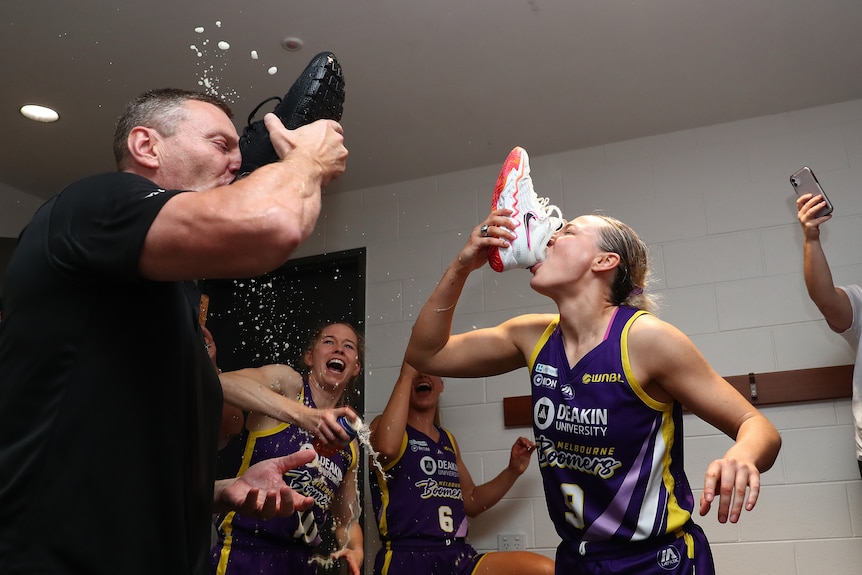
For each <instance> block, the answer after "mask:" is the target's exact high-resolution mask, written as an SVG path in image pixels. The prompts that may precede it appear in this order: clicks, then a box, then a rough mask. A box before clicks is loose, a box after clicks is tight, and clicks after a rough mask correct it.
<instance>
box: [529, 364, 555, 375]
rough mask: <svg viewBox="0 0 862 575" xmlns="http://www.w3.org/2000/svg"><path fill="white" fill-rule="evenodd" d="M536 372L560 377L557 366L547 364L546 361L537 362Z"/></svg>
mask: <svg viewBox="0 0 862 575" xmlns="http://www.w3.org/2000/svg"><path fill="white" fill-rule="evenodd" d="M535 371H536V373H542V374H544V375H550V376H551V377H559V375H558V374H557V368H556V367H554V366H553V365H545V364H544V363H537V364H536V370H535Z"/></svg>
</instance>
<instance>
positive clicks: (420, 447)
mask: <svg viewBox="0 0 862 575" xmlns="http://www.w3.org/2000/svg"><path fill="white" fill-rule="evenodd" d="M407 445H408V446H410V451H413V452H416V451H431V448H430V447H428V442H427V441H423V440H421V439H408V440H407Z"/></svg>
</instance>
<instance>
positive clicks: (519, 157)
mask: <svg viewBox="0 0 862 575" xmlns="http://www.w3.org/2000/svg"><path fill="white" fill-rule="evenodd" d="M526 155H527V151H526V150H524V148H521V147H516V148H515V149H513V150H512V151H511V152H509V155H508V156H506V161H505V162H503V167H502V168H501V169H500V174H499V175H498V176H497V183H496V184H495V185H494V197H493V198H492V200H491V209H492V210H496V209H497V202H499V201H500V196H501V195H502V194H503V191H504V190H505V189H506V181H508V179H509V174H511V173H512V171H513V170H515V171H517V172H518V173H519V175H518V180H520V179H521V178H523V177H524V173H523V158H524V157H526ZM516 189H517V183H516ZM517 207H518V195H517V194H515V198H514V203H513V204H512V208H513V209H514V211H515V213H514V214H512V215H513V216H517V215H518V213H519V212H518V209H517ZM516 221H519V220H516ZM488 263H489V264H490V265H491V269H492V270H494V271H495V272H504V271H506V266H505V265H504V264H503V259H502V257H501V256H500V248H498V247H497V246H491V247H490V248H488Z"/></svg>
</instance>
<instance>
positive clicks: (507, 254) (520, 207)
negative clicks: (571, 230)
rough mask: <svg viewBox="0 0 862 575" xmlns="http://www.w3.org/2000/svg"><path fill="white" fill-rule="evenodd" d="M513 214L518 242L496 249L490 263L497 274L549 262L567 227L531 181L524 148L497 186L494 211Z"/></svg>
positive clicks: (511, 160) (516, 152)
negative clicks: (554, 240) (555, 239)
mask: <svg viewBox="0 0 862 575" xmlns="http://www.w3.org/2000/svg"><path fill="white" fill-rule="evenodd" d="M500 208H506V209H509V210H512V215H511V216H510V217H511V218H512V219H513V220H514V222H515V229H514V230H513V232H514V234H515V239H514V240H512V241H511V242H509V244H510V245H509V247H508V248H498V247H496V246H492V247H491V248H489V249H488V262H489V263H490V264H491V268H492V269H493V270H494V271H498V272H504V271H507V270H511V269H514V268H530V267H532V266H533V265H535V264H537V263H538V262H540V261H542V260H544V259H545V254H546V253H547V249H548V241H549V240H550V239H551V236H552V235H554V234H555V233H556V232H557V231H559V230H560V229H562V227H563V225H564V224H565V220H564V219H563V214H562V213H561V212H560V209H559V208H558V207H557V206H552V205H548V198H539V197H538V196H536V192H534V191H533V180H532V178H530V159H529V157H528V156H527V151H526V150H524V148H515V149H514V150H512V151H511V152H510V153H509V156H508V157H507V158H506V161H505V162H504V163H503V169H502V170H500V175H499V176H498V177H497V184H496V185H495V186H494V199H493V200H492V202H491V209H492V210H497V209H500Z"/></svg>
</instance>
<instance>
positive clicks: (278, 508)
mask: <svg viewBox="0 0 862 575" xmlns="http://www.w3.org/2000/svg"><path fill="white" fill-rule="evenodd" d="M315 457H317V454H316V453H315V452H314V450H311V449H306V450H302V451H298V452H296V453H293V454H291V455H286V456H284V457H275V458H272V459H266V460H264V461H261V462H260V463H256V464H254V465H252V466H251V467H249V468H248V470H246V472H245V473H243V474H242V475H241V476H239V477H237V478H235V479H226V480H222V481H219V482H218V484H217V485H216V502H217V503H218V505H219V507H221V508H227V509H230V510H236V511H238V512H239V513H241V514H243V515H247V516H249V517H257V518H259V519H271V518H273V517H286V516H289V515H292V514H293V512H294V511H305V510H306V509H309V508H310V507H311V506H312V505H313V504H314V499H312V498H311V497H305V496H303V495H300V494H299V493H297V492H296V491H294V490H293V489H291V488H290V487H288V486H287V484H285V482H284V474H285V473H286V472H287V471H289V470H290V469H296V468H297V467H301V466H303V465H305V464H307V463H310V462H311V461H313V460H314V458H315ZM220 487H221V489H220Z"/></svg>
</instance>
